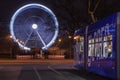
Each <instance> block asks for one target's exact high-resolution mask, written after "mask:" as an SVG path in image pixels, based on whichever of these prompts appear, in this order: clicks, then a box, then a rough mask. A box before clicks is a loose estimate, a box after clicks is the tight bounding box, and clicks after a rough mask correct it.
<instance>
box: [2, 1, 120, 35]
mask: <svg viewBox="0 0 120 80" xmlns="http://www.w3.org/2000/svg"><path fill="white" fill-rule="evenodd" d="M90 1H91V6H90V7H91V8H90V10H93V8H94V6H95V4H96V3H97V1H98V0H90ZM29 3H39V4H42V5H45V6H47V7H48V8H50V9H51V10H52V11H53V12H54V13H55V15H56V16H57V18H58V21H59V25H60V26H59V27H60V30H61V31H60V34H62V35H65V34H63V32H69V33H70V34H73V32H74V30H76V29H78V28H80V27H83V26H86V25H89V24H90V23H92V21H91V18H90V16H89V14H88V0H0V34H1V35H0V36H2V37H3V36H5V34H6V33H7V34H9V22H10V19H11V17H12V15H13V13H14V12H15V11H16V10H17V9H19V8H20V7H22V6H24V5H26V4H29ZM119 11H120V0H100V3H99V5H98V7H97V9H96V11H95V13H94V15H95V18H96V20H101V19H102V18H104V17H107V16H109V15H111V14H113V13H116V12H119Z"/></svg>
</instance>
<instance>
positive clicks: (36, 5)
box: [10, 3, 59, 50]
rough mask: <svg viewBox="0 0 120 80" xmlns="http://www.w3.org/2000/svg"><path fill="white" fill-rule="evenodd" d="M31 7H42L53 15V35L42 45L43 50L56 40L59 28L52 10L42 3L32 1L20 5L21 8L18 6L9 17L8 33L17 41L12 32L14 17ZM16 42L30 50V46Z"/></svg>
mask: <svg viewBox="0 0 120 80" xmlns="http://www.w3.org/2000/svg"><path fill="white" fill-rule="evenodd" d="M32 7H35V8H40V9H42V10H44V11H47V12H48V13H49V14H51V15H52V17H53V21H54V25H55V27H56V29H55V33H54V36H53V38H52V39H51V40H50V42H49V43H48V44H47V45H46V46H44V47H42V49H43V50H46V49H47V48H49V47H50V46H51V45H52V44H53V42H54V41H55V40H56V38H57V35H58V32H59V30H58V20H57V18H56V16H55V14H54V13H53V12H52V10H50V9H49V8H47V7H46V6H44V5H41V4H37V3H32V4H27V5H24V6H22V7H21V8H19V9H18V10H17V11H16V12H15V13H14V14H13V16H12V18H11V21H10V33H11V35H12V36H13V40H14V41H15V42H16V41H17V38H16V36H15V34H14V22H15V19H16V18H17V16H18V15H19V14H20V13H22V12H23V11H25V10H27V9H30V8H32ZM17 43H18V45H19V46H20V47H22V48H26V49H28V50H30V48H28V47H26V46H24V45H22V44H21V43H20V42H17Z"/></svg>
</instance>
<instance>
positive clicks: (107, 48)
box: [103, 35, 112, 58]
mask: <svg viewBox="0 0 120 80" xmlns="http://www.w3.org/2000/svg"><path fill="white" fill-rule="evenodd" d="M104 40H105V41H104V43H103V57H106V58H109V57H112V35H109V36H106V37H104Z"/></svg>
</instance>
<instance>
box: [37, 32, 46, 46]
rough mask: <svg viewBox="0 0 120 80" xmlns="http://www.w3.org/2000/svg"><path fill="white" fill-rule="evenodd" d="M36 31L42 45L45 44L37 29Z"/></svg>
mask: <svg viewBox="0 0 120 80" xmlns="http://www.w3.org/2000/svg"><path fill="white" fill-rule="evenodd" d="M36 32H37V34H38V37H39V38H40V40H41V42H42V44H43V45H44V46H46V44H45V42H44V41H43V39H42V37H41V35H40V34H39V33H38V31H37V30H36Z"/></svg>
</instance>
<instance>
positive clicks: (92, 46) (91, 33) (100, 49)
mask: <svg viewBox="0 0 120 80" xmlns="http://www.w3.org/2000/svg"><path fill="white" fill-rule="evenodd" d="M119 27H120V13H116V14H113V15H111V16H109V17H107V18H104V19H103V20H101V21H98V22H96V23H94V24H91V25H89V26H87V27H84V28H81V29H79V30H76V31H75V34H74V35H75V37H74V40H75V44H74V60H75V63H74V65H75V67H77V68H80V69H85V70H87V71H90V72H94V73H97V74H99V75H102V76H105V77H109V78H111V79H115V80H116V79H118V80H119V79H120V78H119V74H120V63H119V62H120V54H119V52H120V50H119V49H120V48H118V47H119V45H120V38H119V37H118V36H120V34H119V33H120V29H119ZM117 49H118V50H117Z"/></svg>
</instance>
